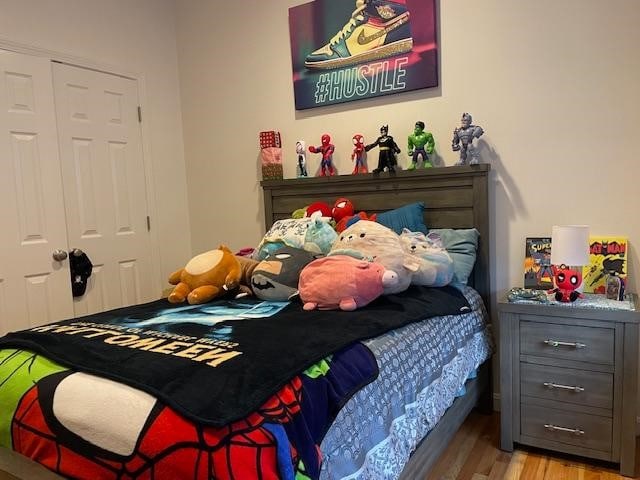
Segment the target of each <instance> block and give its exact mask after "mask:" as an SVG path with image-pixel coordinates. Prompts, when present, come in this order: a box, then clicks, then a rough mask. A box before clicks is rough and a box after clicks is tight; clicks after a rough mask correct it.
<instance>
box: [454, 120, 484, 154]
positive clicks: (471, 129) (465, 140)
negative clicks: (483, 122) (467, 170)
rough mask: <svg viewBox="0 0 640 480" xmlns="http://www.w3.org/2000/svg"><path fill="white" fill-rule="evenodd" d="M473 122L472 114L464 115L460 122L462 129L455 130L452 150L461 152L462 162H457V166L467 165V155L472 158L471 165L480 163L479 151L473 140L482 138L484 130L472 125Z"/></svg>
mask: <svg viewBox="0 0 640 480" xmlns="http://www.w3.org/2000/svg"><path fill="white" fill-rule="evenodd" d="M472 121H473V119H472V118H471V115H470V114H468V113H463V114H462V119H461V120H460V128H456V129H454V130H453V141H452V142H451V148H452V149H453V151H454V152H457V151H460V160H458V161H457V162H456V165H465V164H466V163H467V155H468V156H469V157H471V158H470V160H469V165H477V164H478V163H480V161H479V158H478V149H477V148H476V147H475V146H474V145H473V139H474V138H480V137H481V136H482V134H483V133H484V130H482V127H480V126H478V125H471V122H472Z"/></svg>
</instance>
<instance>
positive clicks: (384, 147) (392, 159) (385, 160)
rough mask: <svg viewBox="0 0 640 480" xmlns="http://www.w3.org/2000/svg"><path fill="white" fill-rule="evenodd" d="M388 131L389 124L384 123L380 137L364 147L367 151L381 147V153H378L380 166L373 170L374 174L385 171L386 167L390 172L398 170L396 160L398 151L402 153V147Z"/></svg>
mask: <svg viewBox="0 0 640 480" xmlns="http://www.w3.org/2000/svg"><path fill="white" fill-rule="evenodd" d="M388 133H389V126H388V125H383V126H382V127H380V136H379V137H378V139H377V140H376V141H375V142H373V143H371V144H369V145H367V146H366V147H364V149H365V151H366V152H368V151H369V150H371V149H372V148H374V147H378V148H379V149H380V153H379V155H378V167H377V168H376V169H374V170H373V173H374V174H378V173H380V172H383V171H384V169H385V168H386V169H387V170H388V171H389V173H390V174H394V173H395V172H396V170H395V166H396V165H397V164H398V162H397V161H396V153H400V148H398V145H396V142H395V141H394V140H393V137H392V136H391V135H388Z"/></svg>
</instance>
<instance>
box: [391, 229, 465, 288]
mask: <svg viewBox="0 0 640 480" xmlns="http://www.w3.org/2000/svg"><path fill="white" fill-rule="evenodd" d="M430 235H431V234H430ZM430 235H427V236H425V234H424V233H421V232H412V231H410V230H408V229H406V228H404V229H403V230H402V233H401V234H400V242H401V243H402V247H403V248H404V251H405V252H407V253H409V254H411V255H413V256H414V257H415V258H416V259H417V260H418V261H419V262H420V266H419V268H418V271H417V272H415V273H414V274H413V280H412V282H411V283H413V284H414V285H427V286H432V287H442V286H444V285H448V284H449V283H450V282H451V279H452V278H453V259H452V258H451V256H450V255H449V252H447V250H446V249H445V248H444V247H443V246H442V242H440V241H439V239H438V238H437V237H435V236H433V235H431V236H430Z"/></svg>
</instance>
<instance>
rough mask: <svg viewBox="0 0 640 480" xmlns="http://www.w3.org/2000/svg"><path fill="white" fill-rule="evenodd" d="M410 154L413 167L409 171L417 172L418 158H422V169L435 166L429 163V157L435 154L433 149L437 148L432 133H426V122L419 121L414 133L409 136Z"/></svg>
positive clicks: (410, 166)
mask: <svg viewBox="0 0 640 480" xmlns="http://www.w3.org/2000/svg"><path fill="white" fill-rule="evenodd" d="M408 145H409V146H408V147H407V149H408V153H409V156H411V157H413V158H412V161H411V165H409V168H407V170H415V168H416V167H417V166H418V158H419V157H422V167H423V168H431V167H433V165H432V164H431V162H430V161H429V155H430V154H432V153H433V147H434V146H435V140H434V139H433V135H432V134H431V132H425V131H424V122H421V121H417V122H416V126H415V128H414V129H413V133H412V134H411V135H409V139H408Z"/></svg>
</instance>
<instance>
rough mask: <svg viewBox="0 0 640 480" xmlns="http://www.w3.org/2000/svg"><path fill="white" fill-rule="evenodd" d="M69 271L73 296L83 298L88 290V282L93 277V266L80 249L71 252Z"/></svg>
mask: <svg viewBox="0 0 640 480" xmlns="http://www.w3.org/2000/svg"><path fill="white" fill-rule="evenodd" d="M69 269H70V270H71V291H72V292H73V296H74V297H81V296H82V295H84V292H85V291H86V290H87V280H88V279H89V277H90V276H91V271H92V270H93V264H92V263H91V260H89V257H87V254H86V253H84V252H83V251H82V250H80V249H79V248H74V249H73V250H71V251H70V252H69Z"/></svg>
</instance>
